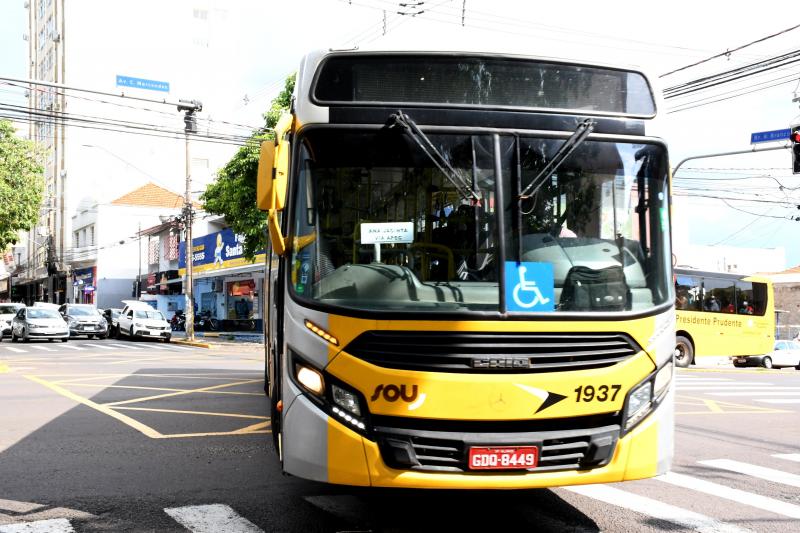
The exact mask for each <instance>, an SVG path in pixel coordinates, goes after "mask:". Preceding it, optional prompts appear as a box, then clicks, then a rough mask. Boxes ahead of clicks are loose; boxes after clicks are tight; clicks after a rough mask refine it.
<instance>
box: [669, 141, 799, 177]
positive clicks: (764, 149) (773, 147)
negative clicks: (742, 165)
mask: <svg viewBox="0 0 800 533" xmlns="http://www.w3.org/2000/svg"><path fill="white" fill-rule="evenodd" d="M756 148H758V147H757V146H754V147H752V148H751V149H749V150H737V151H735V152H718V153H715V154H702V155H693V156H692V157H687V158H686V159H682V160H681V161H680V163H678V164H677V165H675V168H673V169H672V175H673V176H675V174H677V172H678V169H679V168H681V165H682V164H684V163H686V162H687V161H691V160H692V159H705V158H707V157H721V156H724V155H739V154H750V153H759V152H769V151H770V150H785V149H787V148H791V144H786V145H783V146H770V147H769V148H763V149H761V150H756Z"/></svg>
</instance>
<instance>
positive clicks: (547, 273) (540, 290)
mask: <svg viewBox="0 0 800 533" xmlns="http://www.w3.org/2000/svg"><path fill="white" fill-rule="evenodd" d="M554 285H555V281H554V278H553V265H551V264H550V263H517V262H516V261H506V309H507V310H509V311H535V312H539V313H542V312H552V311H555V291H554V289H553V287H554Z"/></svg>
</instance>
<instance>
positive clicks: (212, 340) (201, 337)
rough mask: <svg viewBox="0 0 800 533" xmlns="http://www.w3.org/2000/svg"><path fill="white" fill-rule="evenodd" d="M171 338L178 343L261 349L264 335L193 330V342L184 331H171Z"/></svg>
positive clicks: (211, 346) (250, 332) (247, 332)
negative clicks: (187, 338)
mask: <svg viewBox="0 0 800 533" xmlns="http://www.w3.org/2000/svg"><path fill="white" fill-rule="evenodd" d="M172 340H173V341H175V342H176V343H179V344H192V345H194V346H200V347H204V348H213V347H215V346H242V347H247V348H256V349H261V348H262V347H263V346H264V335H263V334H261V333H254V332H252V331H195V332H194V340H195V342H194V343H190V342H189V341H188V340H186V332H185V331H173V332H172Z"/></svg>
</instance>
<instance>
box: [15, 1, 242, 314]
mask: <svg viewBox="0 0 800 533" xmlns="http://www.w3.org/2000/svg"><path fill="white" fill-rule="evenodd" d="M197 4H198V3H197V2H195V1H193V0H176V1H175V2H168V3H164V2H159V1H157V0H142V1H140V2H135V3H124V2H122V3H117V2H115V3H109V2H105V1H102V0H81V1H80V2H70V1H67V0H30V1H29V2H25V8H26V9H27V10H28V21H29V31H28V35H27V40H28V55H29V59H30V62H29V65H30V66H29V78H30V79H31V80H40V81H43V82H48V83H54V84H58V86H56V87H54V86H50V85H37V84H31V85H29V86H28V91H27V94H26V96H27V98H28V107H29V108H30V109H31V113H32V115H33V116H34V119H33V121H32V122H31V123H30V132H29V137H30V138H31V139H34V140H35V141H36V142H37V143H38V144H39V146H40V147H41V148H42V149H43V150H44V152H45V154H46V156H45V165H44V166H45V195H44V201H43V205H42V209H41V213H40V220H39V222H38V224H37V225H36V227H34V228H33V229H32V230H31V231H29V232H26V233H25V234H24V235H21V238H20V242H19V244H18V246H16V247H15V248H14V250H13V252H14V256H15V258H18V259H19V261H18V262H17V264H16V270H15V273H14V278H13V279H12V280H11V285H12V289H13V291H14V294H13V295H12V297H16V298H17V299H21V300H26V301H51V302H56V303H63V302H66V301H72V300H75V299H77V300H92V299H93V297H92V292H93V290H92V289H93V288H97V293H98V295H99V294H100V291H99V285H100V282H101V281H103V280H104V274H103V272H102V270H101V269H100V268H99V267H97V265H95V264H94V263H95V262H97V261H99V256H100V255H102V254H101V253H100V251H99V250H102V249H105V247H112V248H113V245H114V242H113V241H106V240H104V237H103V236H104V235H109V232H108V231H105V230H104V229H103V228H101V227H100V224H105V223H107V222H108V221H109V220H114V219H113V217H111V218H108V217H105V216H104V217H99V216H97V217H95V218H96V220H95V221H91V220H90V219H91V216H89V215H91V212H86V209H85V206H86V205H87V204H88V205H90V206H93V205H95V204H96V205H97V206H98V209H99V208H102V207H103V206H107V205H109V204H110V203H111V202H112V201H113V200H114V199H116V198H119V197H120V196H121V195H123V194H125V193H126V192H128V191H131V190H133V189H135V188H137V187H141V186H144V185H146V184H148V183H151V182H153V183H156V184H158V186H160V187H162V188H164V189H167V190H178V191H182V190H184V191H185V182H186V176H187V171H188V173H189V174H190V175H191V188H190V191H191V194H192V195H193V196H194V198H195V199H196V198H197V197H198V196H199V194H200V192H202V191H203V190H205V187H206V185H207V184H208V183H209V182H210V181H211V180H212V179H213V175H214V171H215V170H216V169H218V168H220V167H221V166H222V165H224V164H225V163H226V162H227V161H228V160H229V159H230V157H231V156H232V155H233V153H234V152H235V150H236V149H237V146H236V145H235V143H231V142H221V141H220V142H215V141H214V139H210V140H207V141H205V142H192V143H191V147H190V149H187V146H186V143H185V141H184V138H183V135H182V133H181V132H182V131H183V127H184V122H183V112H180V111H179V110H178V109H177V107H176V106H174V105H171V106H167V105H163V104H159V103H157V102H156V101H159V102H160V101H172V102H177V101H178V100H180V99H182V98H190V99H193V100H199V101H202V102H203V105H204V107H205V109H207V110H210V111H211V112H212V113H215V114H218V115H225V114H226V113H228V112H229V108H228V107H226V106H230V102H231V99H230V94H229V88H224V86H225V84H224V76H220V73H224V72H225V71H226V68H229V67H226V64H228V63H229V62H230V58H231V57H232V55H233V54H235V48H236V43H235V41H232V40H230V39H228V38H227V37H229V36H230V35H233V34H234V33H233V30H234V26H235V24H234V23H233V22H232V21H229V20H228V17H227V11H226V10H225V9H207V8H204V7H202V6H198V5H197ZM20 7H22V2H21V3H20ZM152 13H159V16H158V17H153V16H152ZM123 20H124V21H125V23H124V24H121V23H120V22H119V21H123ZM176 65H177V67H176ZM210 76H211V77H213V80H212V79H211V77H210ZM64 87H70V88H78V89H89V90H92V91H99V92H102V93H108V94H115V95H122V94H124V95H125V96H126V97H128V99H127V100H125V99H121V98H114V97H113V96H100V95H98V94H95V93H91V92H85V91H80V90H74V89H66V88H64ZM135 98H144V99H148V100H152V102H153V103H146V102H142V101H140V100H136V99H135ZM206 117H208V115H207V114H206V115H204V116H201V117H200V118H199V124H198V126H199V129H200V133H205V134H208V135H212V134H215V133H218V130H220V128H222V126H219V125H215V124H213V123H212V122H211V121H209V120H208V119H207V118H206ZM239 133H241V130H239ZM187 160H188V161H189V165H188V166H189V168H188V170H187V168H186V167H187ZM129 211H130V210H129ZM148 215H149V214H148ZM144 218H146V216H145V217H144ZM127 222H129V223H131V224H132V226H131V227H126V228H124V231H123V232H124V233H127V234H128V235H134V234H136V232H137V231H138V229H139V224H138V223H139V222H142V227H150V226H152V225H153V224H154V223H157V222H158V221H157V220H156V221H155V222H153V221H149V222H147V223H146V224H145V223H144V221H143V220H136V219H135V218H133V217H127ZM116 230H117V228H113V231H111V232H110V233H114V232H115V231H116ZM92 231H94V233H91V232H92ZM84 232H85V235H84ZM76 234H77V236H76ZM92 248H95V249H97V250H98V251H97V252H96V254H94V255H93V252H92V251H91V249H92ZM95 256H96V257H97V258H98V259H95ZM95 267H97V270H96V271H92V270H90V269H91V268H95ZM87 269H88V270H87ZM95 278H96V283H95V281H94V280H95ZM134 279H135V276H134ZM89 281H91V283H89ZM105 281H106V282H109V281H110V280H109V278H105ZM75 283H77V285H75ZM117 292H120V293H121V289H120V290H119V291H117ZM127 292H128V294H130V291H127ZM95 303H99V302H95Z"/></svg>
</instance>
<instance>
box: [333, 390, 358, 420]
mask: <svg viewBox="0 0 800 533" xmlns="http://www.w3.org/2000/svg"><path fill="white" fill-rule="evenodd" d="M331 393H332V394H333V403H335V404H336V405H338V406H339V407H342V408H344V409H346V410H347V411H350V412H351V413H353V414H354V415H356V416H361V408H360V407H359V406H358V396H356V395H355V393H352V392H350V391H348V390H345V389H343V388H342V387H340V386H338V385H331Z"/></svg>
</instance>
